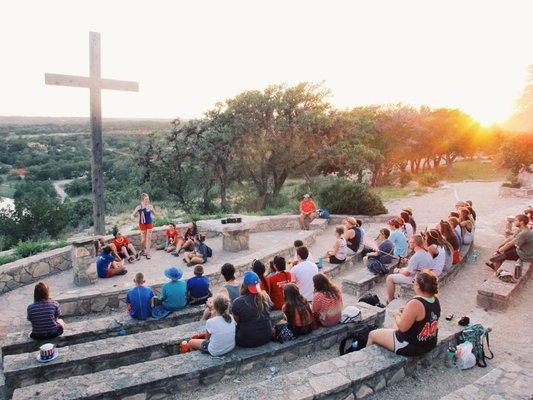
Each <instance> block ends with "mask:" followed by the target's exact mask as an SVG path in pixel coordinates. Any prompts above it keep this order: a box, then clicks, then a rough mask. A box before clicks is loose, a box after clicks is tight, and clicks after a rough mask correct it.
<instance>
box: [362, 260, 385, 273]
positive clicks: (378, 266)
mask: <svg viewBox="0 0 533 400" xmlns="http://www.w3.org/2000/svg"><path fill="white" fill-rule="evenodd" d="M367 268H368V270H369V271H370V272H372V273H373V274H374V275H387V274H388V273H389V269H388V268H387V267H385V266H384V265H383V264H382V263H381V261H379V260H376V259H375V258H372V259H369V260H368V267H367Z"/></svg>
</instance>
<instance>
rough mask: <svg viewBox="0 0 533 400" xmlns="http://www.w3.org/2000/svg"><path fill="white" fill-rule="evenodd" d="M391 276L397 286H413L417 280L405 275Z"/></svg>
mask: <svg viewBox="0 0 533 400" xmlns="http://www.w3.org/2000/svg"><path fill="white" fill-rule="evenodd" d="M390 276H391V279H392V281H393V282H394V283H395V284H397V285H412V284H413V282H414V280H415V277H414V276H405V275H403V274H391V275H390Z"/></svg>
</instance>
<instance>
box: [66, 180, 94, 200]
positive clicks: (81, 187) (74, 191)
mask: <svg viewBox="0 0 533 400" xmlns="http://www.w3.org/2000/svg"><path fill="white" fill-rule="evenodd" d="M65 192H66V193H67V194H68V195H69V196H70V197H74V196H81V195H82V194H89V193H91V182H90V181H89V180H88V179H87V178H76V179H73V180H72V181H71V182H69V183H68V184H67V185H65Z"/></svg>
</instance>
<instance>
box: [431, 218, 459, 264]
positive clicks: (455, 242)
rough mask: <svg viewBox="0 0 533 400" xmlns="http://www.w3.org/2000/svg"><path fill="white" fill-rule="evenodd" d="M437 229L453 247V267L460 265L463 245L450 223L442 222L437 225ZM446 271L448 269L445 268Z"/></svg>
mask: <svg viewBox="0 0 533 400" xmlns="http://www.w3.org/2000/svg"><path fill="white" fill-rule="evenodd" d="M437 229H438V231H439V232H440V234H441V235H442V237H443V238H444V239H445V240H446V241H447V242H448V243H449V244H450V245H451V246H452V249H453V252H452V265H453V264H457V263H459V262H460V261H461V244H460V242H459V237H458V236H457V235H456V233H455V231H454V229H453V228H452V225H451V224H450V223H449V222H448V221H444V220H441V221H440V222H439V224H438V225H437ZM446 265H448V264H446ZM444 269H445V270H446V269H447V267H446V266H445V267H444Z"/></svg>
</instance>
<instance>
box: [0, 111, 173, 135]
mask: <svg viewBox="0 0 533 400" xmlns="http://www.w3.org/2000/svg"><path fill="white" fill-rule="evenodd" d="M102 122H103V129H104V132H109V131H112V132H117V133H118V132H122V133H136V134H145V133H150V132H153V131H158V132H161V131H169V130H170V128H171V122H172V120H171V119H148V118H104V119H103V121H102ZM88 132H89V118H82V117H21V116H0V136H7V135H50V134H65V133H69V134H70V133H88Z"/></svg>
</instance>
